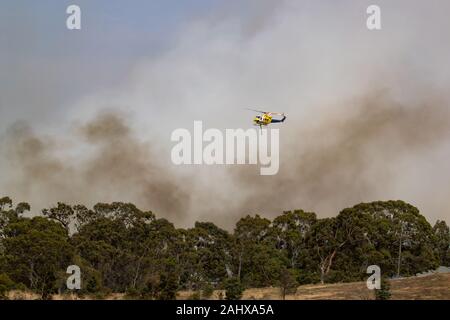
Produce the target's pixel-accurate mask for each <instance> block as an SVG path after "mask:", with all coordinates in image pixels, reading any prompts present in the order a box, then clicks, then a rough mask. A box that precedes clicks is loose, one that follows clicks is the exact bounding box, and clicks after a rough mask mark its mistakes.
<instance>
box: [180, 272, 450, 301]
mask: <svg viewBox="0 0 450 320" xmlns="http://www.w3.org/2000/svg"><path fill="white" fill-rule="evenodd" d="M391 294H392V297H391V298H392V299H394V300H429V299H431V300H435V299H439V300H450V273H447V274H432V275H427V276H422V277H411V278H404V279H396V280H391ZM190 295H192V292H187V291H184V292H180V293H179V299H187V298H189V296H190ZM217 295H218V292H215V293H214V296H213V297H212V299H214V298H215V299H217ZM242 299H246V300H264V299H265V300H278V299H281V294H280V289H279V288H273V287H270V288H257V289H256V288H255V289H248V290H245V291H244V294H243V296H242ZM371 299H374V292H373V291H372V290H369V289H367V286H366V283H365V282H351V283H336V284H325V285H320V284H316V285H303V286H299V287H298V288H297V292H296V293H295V294H293V295H287V296H286V300H371Z"/></svg>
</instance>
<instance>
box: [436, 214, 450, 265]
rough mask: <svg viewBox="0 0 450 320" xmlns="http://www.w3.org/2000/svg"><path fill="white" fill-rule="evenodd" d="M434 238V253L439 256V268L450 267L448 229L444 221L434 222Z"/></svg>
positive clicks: (449, 234)
mask: <svg viewBox="0 0 450 320" xmlns="http://www.w3.org/2000/svg"><path fill="white" fill-rule="evenodd" d="M433 232H434V235H435V237H436V251H437V254H438V256H439V263H440V265H441V266H446V265H450V256H449V255H448V254H449V246H450V228H449V227H448V226H447V224H446V223H445V221H439V220H438V221H436V224H435V225H434V227H433Z"/></svg>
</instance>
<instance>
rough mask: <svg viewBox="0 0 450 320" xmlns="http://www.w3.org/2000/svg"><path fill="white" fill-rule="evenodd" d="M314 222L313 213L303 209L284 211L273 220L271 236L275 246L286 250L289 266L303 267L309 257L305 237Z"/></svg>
mask: <svg viewBox="0 0 450 320" xmlns="http://www.w3.org/2000/svg"><path fill="white" fill-rule="evenodd" d="M316 222H317V218H316V214H315V213H313V212H305V211H303V210H295V211H285V212H284V213H283V214H282V215H280V216H278V217H276V218H275V219H274V220H273V223H272V230H273V233H272V236H273V237H274V238H275V239H274V240H275V241H276V246H277V248H278V249H281V250H286V251H287V256H288V258H289V262H290V266H291V268H295V267H305V261H306V260H308V259H309V256H308V255H309V253H308V251H307V239H308V237H309V236H310V231H311V228H312V226H313V225H314V223H316Z"/></svg>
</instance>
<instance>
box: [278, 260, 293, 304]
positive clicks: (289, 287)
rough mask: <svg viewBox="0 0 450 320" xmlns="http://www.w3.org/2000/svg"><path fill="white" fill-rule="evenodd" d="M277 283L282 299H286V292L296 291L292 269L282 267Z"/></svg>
mask: <svg viewBox="0 0 450 320" xmlns="http://www.w3.org/2000/svg"><path fill="white" fill-rule="evenodd" d="M279 283H280V288H281V297H282V298H283V300H285V299H286V295H287V294H294V293H295V292H296V291H297V286H298V283H297V281H296V280H295V274H294V271H293V270H292V269H287V268H285V269H283V271H282V272H281V276H280V281H279Z"/></svg>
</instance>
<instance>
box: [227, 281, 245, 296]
mask: <svg viewBox="0 0 450 320" xmlns="http://www.w3.org/2000/svg"><path fill="white" fill-rule="evenodd" d="M223 287H224V289H225V299H226V300H239V299H241V297H242V292H243V291H244V288H243V287H242V285H241V282H240V281H239V279H238V278H236V277H232V278H228V279H227V280H225V283H224V285H223Z"/></svg>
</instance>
